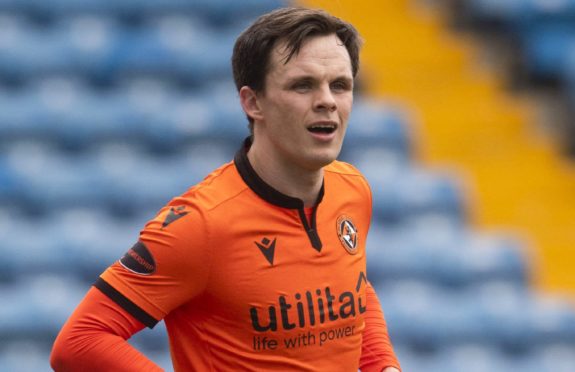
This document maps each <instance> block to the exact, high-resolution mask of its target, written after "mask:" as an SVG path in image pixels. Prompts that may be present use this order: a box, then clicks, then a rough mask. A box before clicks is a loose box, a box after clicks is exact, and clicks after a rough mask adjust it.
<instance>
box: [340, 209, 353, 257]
mask: <svg viewBox="0 0 575 372" xmlns="http://www.w3.org/2000/svg"><path fill="white" fill-rule="evenodd" d="M337 236H338V237H339V241H340V242H341V245H343V247H344V248H345V250H346V251H347V252H348V253H349V254H356V253H357V238H358V237H357V229H356V227H355V225H354V224H353V221H352V220H351V218H350V217H348V216H346V215H343V216H339V218H338V219H337Z"/></svg>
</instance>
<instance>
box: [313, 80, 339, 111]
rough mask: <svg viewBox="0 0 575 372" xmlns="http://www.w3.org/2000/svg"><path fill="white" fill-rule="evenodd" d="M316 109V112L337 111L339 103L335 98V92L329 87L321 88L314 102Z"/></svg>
mask: <svg viewBox="0 0 575 372" xmlns="http://www.w3.org/2000/svg"><path fill="white" fill-rule="evenodd" d="M314 109H315V111H318V112H321V111H328V112H333V111H335V110H336V109H337V103H336V101H335V98H334V96H333V92H332V91H331V89H330V87H329V85H326V86H323V85H322V86H321V87H320V88H319V89H318V90H317V94H316V97H315V102H314Z"/></svg>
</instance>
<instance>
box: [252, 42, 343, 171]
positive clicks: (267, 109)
mask: <svg viewBox="0 0 575 372" xmlns="http://www.w3.org/2000/svg"><path fill="white" fill-rule="evenodd" d="M285 58H286V51H285V44H283V43H279V44H278V45H276V47H275V48H274V49H273V50H272V53H271V56H270V70H269V72H268V74H267V76H266V81H265V90H264V92H262V93H259V94H258V98H257V100H258V104H259V107H260V110H261V119H260V120H258V122H256V124H255V128H254V130H255V141H256V142H258V141H262V142H265V143H264V144H265V147H266V149H267V150H268V153H269V152H271V153H270V154H269V155H270V157H272V158H273V160H275V161H277V162H280V164H282V165H284V166H286V165H287V166H296V167H299V168H301V169H304V170H318V169H320V168H322V167H323V166H325V165H327V164H329V163H331V162H332V161H333V160H335V159H336V158H337V156H338V155H339V152H340V150H341V145H342V142H343V138H344V135H345V130H346V128H347V121H348V118H349V114H350V112H351V107H352V103H353V75H352V70H351V61H350V57H349V53H348V52H347V49H346V48H345V46H344V45H343V43H342V42H341V41H340V40H339V38H338V37H337V36H336V35H328V36H317V37H313V38H310V39H308V40H307V41H305V42H304V44H303V45H302V47H301V49H300V50H299V53H298V54H295V55H293V56H292V58H291V59H290V61H289V62H288V63H284V62H285Z"/></svg>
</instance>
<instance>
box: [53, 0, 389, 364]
mask: <svg viewBox="0 0 575 372" xmlns="http://www.w3.org/2000/svg"><path fill="white" fill-rule="evenodd" d="M359 47H360V40H359V36H358V34H357V32H356V30H355V29H354V28H353V26H351V25H350V24H348V23H345V22H343V21H341V20H339V19H338V18H335V17H333V16H331V15H329V14H327V13H325V12H323V11H317V10H309V9H303V8H285V9H279V10H276V11H274V12H271V13H269V14H267V15H264V16H262V17H260V18H259V19H258V20H257V21H256V22H255V23H254V24H253V25H252V26H250V27H249V28H248V29H247V30H246V31H244V32H243V33H242V35H240V37H239V38H238V40H237V41H236V45H235V47H234V54H233V57H232V64H233V70H234V79H235V81H236V85H237V87H238V90H239V97H240V101H241V105H242V107H243V109H244V112H245V113H246V115H247V117H248V120H249V122H250V130H251V132H252V136H250V138H249V139H248V140H246V142H245V143H244V145H243V146H242V148H241V149H240V150H239V151H238V153H237V155H236V156H235V159H234V161H233V162H230V163H228V164H226V165H224V166H222V167H221V168H219V169H217V170H216V171H214V172H213V173H212V174H211V175H209V176H208V177H207V178H206V179H205V180H204V181H203V182H201V183H200V184H198V185H196V186H194V187H192V188H191V189H189V190H188V191H187V192H186V193H185V194H183V195H182V196H180V197H177V198H175V199H173V200H172V201H171V202H170V203H169V204H168V205H167V206H166V207H165V208H163V209H162V210H161V211H160V212H159V214H158V215H157V216H156V217H155V218H154V219H153V220H152V221H150V222H149V223H148V224H147V225H146V227H145V228H144V230H143V231H142V232H141V234H140V238H139V240H138V242H137V243H136V244H135V245H134V246H133V247H132V248H131V249H130V250H129V251H128V253H126V254H125V255H124V256H123V257H122V258H121V259H120V260H119V261H118V262H116V263H115V264H113V265H112V266H111V267H109V268H108V269H107V270H106V271H105V272H104V273H103V274H102V275H101V277H100V278H99V279H98V281H97V282H96V283H95V286H94V287H93V288H92V289H90V291H89V292H88V294H87V296H86V298H84V300H83V301H82V303H81V304H80V305H79V307H78V308H77V309H76V311H75V312H74V314H72V316H71V317H70V319H69V320H68V322H67V323H66V325H65V326H64V327H63V329H62V331H61V333H60V335H59V336H58V338H57V340H56V342H55V345H54V350H53V352H52V356H51V363H52V366H53V368H54V369H56V370H58V371H60V370H61V371H67V370H82V369H84V370H98V371H99V370H113V371H155V370H159V368H158V367H157V366H155V365H154V364H153V363H152V362H151V361H150V360H148V359H147V358H146V357H145V356H143V355H142V354H140V353H139V352H138V351H137V350H135V349H134V348H132V347H131V346H130V345H129V344H128V343H127V342H126V341H125V340H126V339H128V338H129V337H130V336H131V335H133V334H134V333H136V332H138V331H140V330H141V329H143V327H144V326H149V327H153V326H154V325H155V324H156V323H157V322H158V321H159V320H161V319H164V320H165V324H166V327H167V330H168V335H169V339H170V348H171V355H172V360H173V363H174V368H175V369H176V370H177V371H209V370H217V371H220V370H221V371H243V370H254V371H264V370H265V371H267V370H311V371H357V370H358V368H361V370H362V371H385V372H393V371H395V372H397V371H398V370H399V364H398V362H397V359H396V357H395V354H394V352H393V349H392V346H391V343H390V340H389V337H388V334H387V329H386V324H385V321H384V317H383V313H382V312H381V309H380V305H379V302H378V300H377V296H376V295H375V292H374V291H373V289H372V287H371V286H370V284H369V282H368V281H367V279H366V273H365V242H366V235H367V230H368V228H369V223H370V218H371V193H370V190H369V187H368V185H367V183H366V181H365V179H364V178H363V177H362V176H361V174H359V173H358V171H357V170H355V169H354V168H353V167H352V166H350V165H348V164H345V163H341V162H337V161H335V159H336V157H337V156H338V154H339V152H340V148H341V145H342V142H343V138H344V134H345V131H346V127H347V121H348V117H349V114H350V111H351V108H352V101H353V83H354V78H355V75H356V73H357V70H358V66H359V58H358V55H359Z"/></svg>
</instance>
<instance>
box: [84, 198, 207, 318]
mask: <svg viewBox="0 0 575 372" xmlns="http://www.w3.org/2000/svg"><path fill="white" fill-rule="evenodd" d="M209 247H210V244H209V231H208V230H207V223H206V218H205V215H204V214H203V213H202V211H201V210H200V209H199V208H197V207H195V206H193V205H189V204H180V205H174V204H171V205H169V206H168V207H165V208H164V209H162V210H161V211H160V213H158V215H157V216H156V217H155V218H154V219H153V220H152V221H150V222H148V224H146V226H145V228H144V229H143V230H142V231H141V233H140V237H139V240H138V241H137V242H136V243H135V244H134V246H133V247H132V248H130V249H129V250H128V251H127V252H126V254H125V255H124V256H123V257H122V258H121V259H119V260H118V261H117V262H115V263H114V264H113V265H111V266H110V267H109V268H108V269H107V270H106V271H104V273H103V274H102V275H101V276H100V278H99V279H98V281H97V282H96V284H95V286H96V287H97V288H99V289H100V290H101V291H102V292H104V293H105V294H106V295H108V296H109V297H110V298H112V299H113V300H114V301H115V302H116V303H118V304H119V305H120V306H122V307H123V308H124V309H125V310H127V311H128V312H130V313H131V314H132V315H134V316H135V317H136V318H137V319H138V320H140V321H142V322H143V323H144V324H146V325H147V326H149V327H153V326H154V325H155V323H157V322H158V321H159V320H161V319H162V318H164V317H165V316H166V315H167V314H168V313H170V311H172V310H173V309H175V308H177V307H178V306H180V305H182V304H184V303H185V302H187V301H189V300H191V299H193V298H194V297H195V296H198V295H199V294H201V293H202V291H203V290H204V288H205V287H206V283H207V279H208V275H209V266H210V265H209V261H210V252H209V250H210V248H209Z"/></svg>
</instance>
